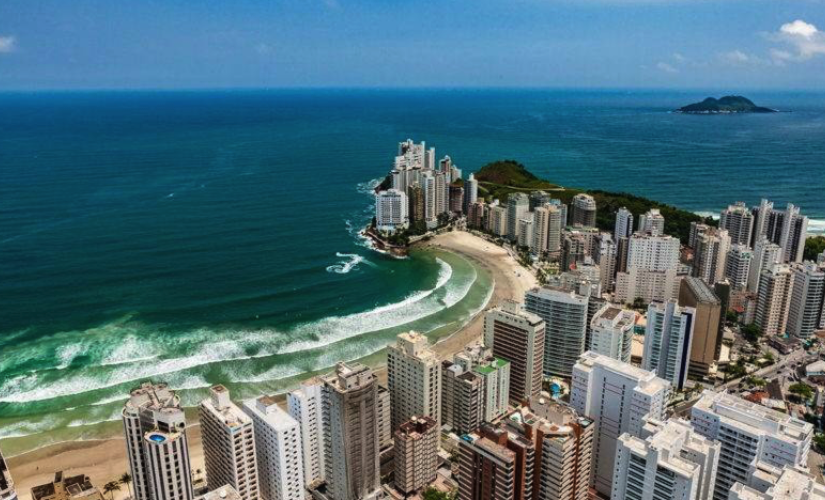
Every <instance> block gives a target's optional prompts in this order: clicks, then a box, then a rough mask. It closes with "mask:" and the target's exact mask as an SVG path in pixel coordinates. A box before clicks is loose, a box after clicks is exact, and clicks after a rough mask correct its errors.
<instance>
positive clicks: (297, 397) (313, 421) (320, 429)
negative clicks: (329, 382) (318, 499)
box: [287, 378, 325, 488]
mask: <svg viewBox="0 0 825 500" xmlns="http://www.w3.org/2000/svg"><path fill="white" fill-rule="evenodd" d="M322 387H323V386H322V384H321V382H320V380H318V379H315V378H314V379H311V380H308V381H305V382H304V383H302V384H301V386H300V387H299V388H298V389H295V390H294V391H292V392H290V393H289V394H287V411H288V412H289V416H290V417H292V418H293V419H295V421H297V422H298V425H299V426H300V427H301V451H302V453H303V459H304V484H305V485H306V486H307V488H309V487H311V486H313V485H314V484H316V483H317V482H319V481H323V479H324V469H325V466H324V413H323V398H322Z"/></svg>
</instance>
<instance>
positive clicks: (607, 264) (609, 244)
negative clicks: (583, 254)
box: [592, 233, 619, 292]
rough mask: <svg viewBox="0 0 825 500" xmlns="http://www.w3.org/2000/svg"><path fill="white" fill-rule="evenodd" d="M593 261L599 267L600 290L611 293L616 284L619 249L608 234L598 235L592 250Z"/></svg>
mask: <svg viewBox="0 0 825 500" xmlns="http://www.w3.org/2000/svg"><path fill="white" fill-rule="evenodd" d="M592 255H593V261H594V262H595V263H596V265H598V266H599V276H600V277H601V282H602V290H603V291H605V292H612V291H613V289H614V285H615V282H616V264H617V261H618V257H619V247H618V245H617V244H616V241H615V240H614V239H613V237H612V236H610V233H601V234H599V235H598V236H597V237H596V238H595V240H594V242H593V249H592Z"/></svg>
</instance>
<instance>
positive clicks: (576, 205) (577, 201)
mask: <svg viewBox="0 0 825 500" xmlns="http://www.w3.org/2000/svg"><path fill="white" fill-rule="evenodd" d="M570 215H571V221H570V225H571V226H577V225H578V226H584V227H596V200H595V198H593V197H592V196H590V195H589V194H584V193H579V194H577V195H576V196H574V197H573V201H572V203H571V211H570Z"/></svg>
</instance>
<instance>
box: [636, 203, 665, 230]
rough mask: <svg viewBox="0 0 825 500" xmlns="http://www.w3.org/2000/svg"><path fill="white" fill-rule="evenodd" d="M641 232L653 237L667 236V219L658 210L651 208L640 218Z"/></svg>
mask: <svg viewBox="0 0 825 500" xmlns="http://www.w3.org/2000/svg"><path fill="white" fill-rule="evenodd" d="M639 232H640V233H642V234H649V235H651V236H662V235H663V234H665V218H664V216H663V215H662V213H661V212H660V211H659V209H658V208H651V209H650V210H648V211H647V212H645V213H643V214H642V215H640V216H639Z"/></svg>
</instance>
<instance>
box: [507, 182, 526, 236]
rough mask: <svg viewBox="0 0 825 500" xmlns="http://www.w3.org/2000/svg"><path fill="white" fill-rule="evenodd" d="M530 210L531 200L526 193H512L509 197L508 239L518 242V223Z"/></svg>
mask: <svg viewBox="0 0 825 500" xmlns="http://www.w3.org/2000/svg"><path fill="white" fill-rule="evenodd" d="M529 210H530V198H529V197H528V196H527V195H526V194H525V193H510V195H509V196H508V197H507V239H509V240H510V241H513V242H515V241H517V240H518V221H519V220H521V219H523V218H524V217H525V216H526V215H527V213H528V212H529Z"/></svg>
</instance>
